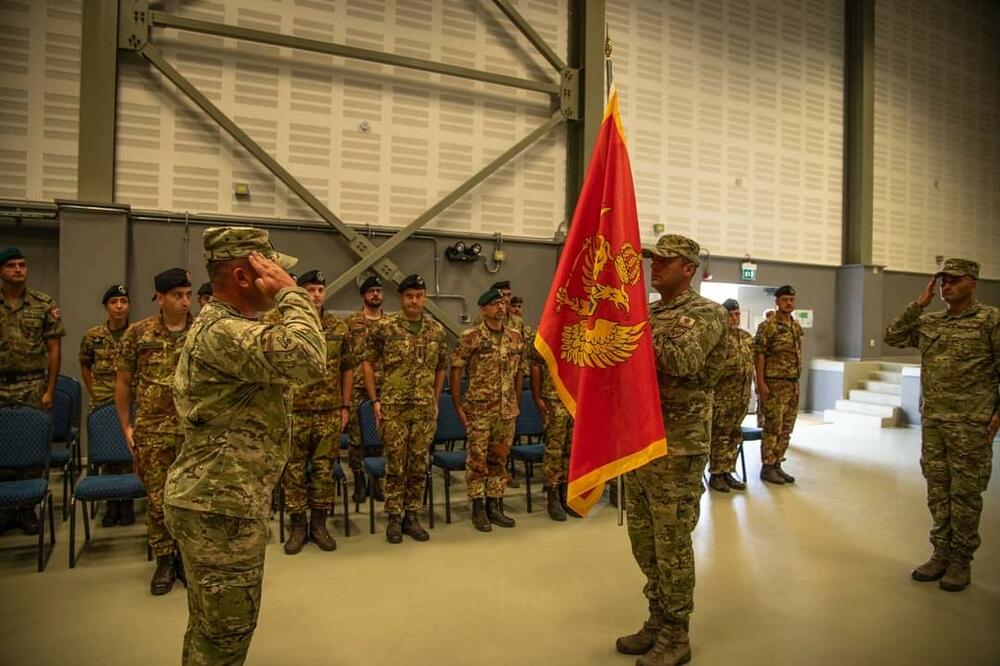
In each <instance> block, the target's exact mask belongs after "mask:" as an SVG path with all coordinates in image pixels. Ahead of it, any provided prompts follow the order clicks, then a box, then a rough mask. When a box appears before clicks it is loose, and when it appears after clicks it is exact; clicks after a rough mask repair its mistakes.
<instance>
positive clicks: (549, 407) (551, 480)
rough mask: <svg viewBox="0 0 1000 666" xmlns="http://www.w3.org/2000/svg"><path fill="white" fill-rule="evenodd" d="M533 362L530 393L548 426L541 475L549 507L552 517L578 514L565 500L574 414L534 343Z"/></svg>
mask: <svg viewBox="0 0 1000 666" xmlns="http://www.w3.org/2000/svg"><path fill="white" fill-rule="evenodd" d="M527 356H528V359H529V362H530V364H531V370H530V376H531V397H532V399H533V400H534V402H535V407H536V408H537V409H538V413H539V414H541V416H542V423H543V424H544V426H545V453H544V455H543V456H542V476H543V477H544V479H545V494H546V510H547V511H548V514H549V518H551V519H552V520H559V521H563V520H566V514H567V513H569V514H570V515H573V516H576V517H579V514H577V513H576V512H575V511H573V510H572V509H570V508H569V507H568V506H567V504H566V483H567V474H568V471H569V452H570V448H571V447H572V444H573V416H572V415H571V414H570V413H569V410H568V409H566V406H565V405H564V404H563V402H562V400H560V399H559V393H558V392H556V387H555V384H554V383H553V382H552V376H551V375H550V374H549V369H548V367H546V365H545V359H543V358H542V355H541V354H539V353H538V350H537V349H535V347H534V346H533V345H532V346H531V348H530V349H529V350H528V351H527Z"/></svg>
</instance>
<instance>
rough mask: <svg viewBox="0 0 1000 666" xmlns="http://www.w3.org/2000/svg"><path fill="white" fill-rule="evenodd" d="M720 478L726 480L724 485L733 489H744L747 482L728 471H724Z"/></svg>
mask: <svg viewBox="0 0 1000 666" xmlns="http://www.w3.org/2000/svg"><path fill="white" fill-rule="evenodd" d="M722 479H723V481H725V482H726V485H727V486H729V487H730V488H732V489H733V490H746V488H747V484H745V483H743V482H742V481H740V480H739V479H737V478H736V477H735V476H733V475H732V473H730V472H726V473H725V474H723V475H722Z"/></svg>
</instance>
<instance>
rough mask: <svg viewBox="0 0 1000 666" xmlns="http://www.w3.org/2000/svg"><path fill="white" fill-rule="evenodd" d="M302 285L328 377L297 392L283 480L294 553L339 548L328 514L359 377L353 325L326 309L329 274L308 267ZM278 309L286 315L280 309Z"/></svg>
mask: <svg viewBox="0 0 1000 666" xmlns="http://www.w3.org/2000/svg"><path fill="white" fill-rule="evenodd" d="M297 284H298V286H300V287H303V288H304V289H305V290H306V293H308V294H309V299H310V300H311V301H312V304H313V307H315V308H316V314H317V316H318V317H319V321H320V327H321V328H322V329H323V337H324V338H325V339H326V376H325V377H323V379H321V380H320V381H318V382H314V383H312V384H307V385H306V386H300V387H296V388H295V389H294V390H293V391H292V397H293V400H292V451H291V456H290V457H289V459H288V465H287V466H286V467H285V476H284V481H283V486H284V492H285V508H286V509H287V510H288V513H289V514H290V516H291V524H292V528H291V532H290V533H289V535H288V539H287V540H286V541H285V553H286V554H288V555H295V554H296V553H298V552H299V551H301V550H302V547H303V546H305V544H306V541H307V540H309V541H312V542H313V543H315V544H316V545H317V546H319V547H320V549H321V550H326V551H330V550H336V548H337V542H336V541H334V539H333V537H332V536H330V533H329V532H328V531H327V529H326V517H327V515H328V513H329V511H330V509H331V508H333V503H334V502H335V501H336V486H335V485H334V483H333V463H334V461H335V460H336V459H337V457H338V456H339V455H340V433H342V432H343V431H344V429H345V428H346V427H347V416H348V412H349V411H350V401H351V388H352V385H353V378H354V354H353V353H352V351H351V343H350V339H349V335H348V332H347V325H346V324H344V322H342V321H340V320H339V319H337V318H336V317H335V316H334V315H333V314H331V313H329V312H324V311H323V302H324V301H325V300H326V274H325V273H323V271H318V270H312V271H307V272H305V273H303V274H302V275H301V276H300V277H299V279H298V280H297ZM272 312H275V313H276V314H277V317H276V318H277V319H278V320H280V319H281V317H280V311H275V310H272ZM272 316H273V315H272ZM269 321H270V318H269ZM307 506H308V507H309V529H308V533H307V532H306V507H307Z"/></svg>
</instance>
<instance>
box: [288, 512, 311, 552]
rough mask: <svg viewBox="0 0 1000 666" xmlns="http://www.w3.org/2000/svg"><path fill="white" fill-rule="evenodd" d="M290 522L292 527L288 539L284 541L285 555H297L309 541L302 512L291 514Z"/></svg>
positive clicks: (304, 516) (304, 515)
mask: <svg viewBox="0 0 1000 666" xmlns="http://www.w3.org/2000/svg"><path fill="white" fill-rule="evenodd" d="M290 520H291V523H292V526H291V529H290V530H289V532H288V538H287V539H285V555H298V554H299V553H300V552H302V548H303V547H304V546H305V545H306V541H308V540H309V535H308V534H307V533H306V514H305V512H304V511H303V512H302V513H293V514H292V515H291V516H290Z"/></svg>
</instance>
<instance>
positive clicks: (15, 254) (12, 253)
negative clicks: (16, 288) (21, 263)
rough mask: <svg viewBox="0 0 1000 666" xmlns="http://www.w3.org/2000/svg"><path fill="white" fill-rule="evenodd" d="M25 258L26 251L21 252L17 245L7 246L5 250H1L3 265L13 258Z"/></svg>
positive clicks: (0, 264) (0, 259)
mask: <svg viewBox="0 0 1000 666" xmlns="http://www.w3.org/2000/svg"><path fill="white" fill-rule="evenodd" d="M24 258H25V256H24V253H23V252H21V250H19V249H17V248H16V247H13V246H11V247H5V248H4V249H3V250H0V266H3V265H4V264H6V263H7V262H8V261H10V260H11V259H24Z"/></svg>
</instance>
